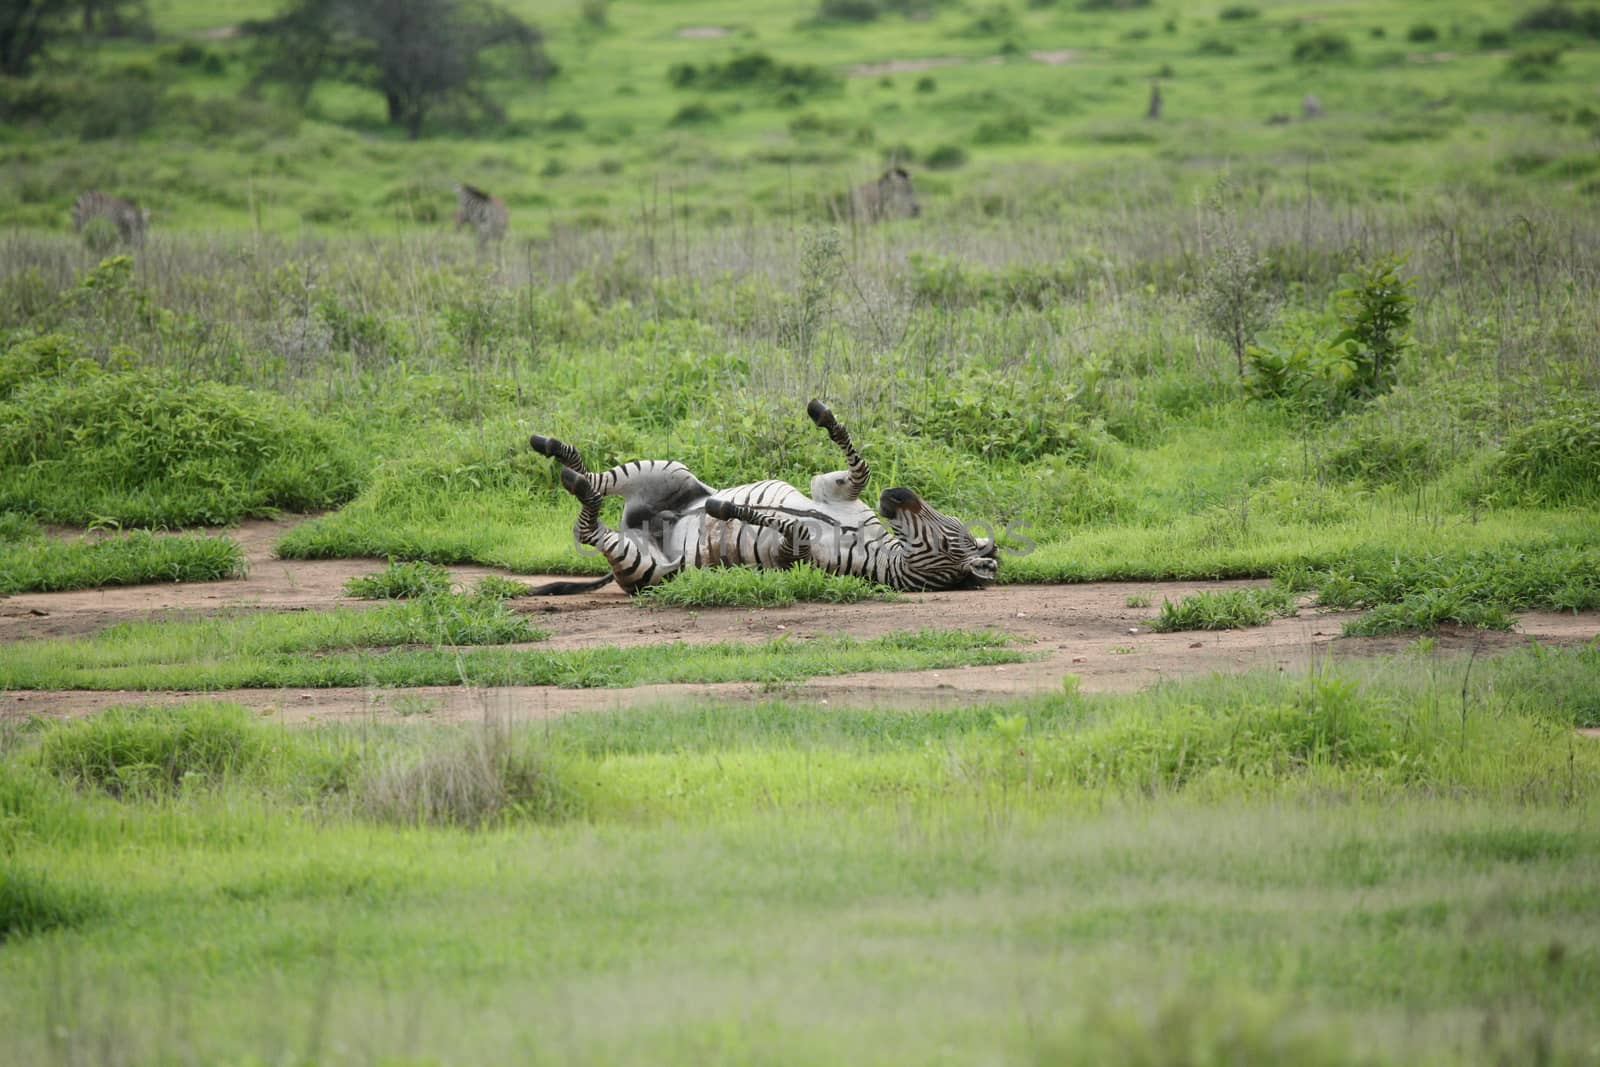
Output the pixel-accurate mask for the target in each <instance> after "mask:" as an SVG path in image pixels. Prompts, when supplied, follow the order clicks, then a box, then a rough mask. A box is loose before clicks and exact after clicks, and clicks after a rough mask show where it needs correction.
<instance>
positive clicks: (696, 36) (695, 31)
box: [678, 26, 728, 41]
mask: <svg viewBox="0 0 1600 1067" xmlns="http://www.w3.org/2000/svg"><path fill="white" fill-rule="evenodd" d="M678 36H679V37H682V38H683V39H684V40H686V41H715V40H717V39H718V38H720V37H726V36H728V28H727V27H726V26H685V27H683V29H681V30H679V31H678Z"/></svg>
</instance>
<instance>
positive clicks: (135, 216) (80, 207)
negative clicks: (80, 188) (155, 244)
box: [72, 191, 150, 247]
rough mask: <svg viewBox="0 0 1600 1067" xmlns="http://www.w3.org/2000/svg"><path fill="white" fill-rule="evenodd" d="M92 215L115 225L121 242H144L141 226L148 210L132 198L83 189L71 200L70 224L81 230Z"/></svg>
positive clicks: (148, 220) (146, 217)
mask: <svg viewBox="0 0 1600 1067" xmlns="http://www.w3.org/2000/svg"><path fill="white" fill-rule="evenodd" d="M96 219H105V220H106V221H107V222H109V223H110V224H111V225H113V226H115V227H116V228H117V233H118V235H120V236H121V238H122V240H123V242H124V243H125V244H130V245H133V246H135V247H137V246H139V245H142V244H144V231H145V227H146V226H147V225H149V222H150V213H149V212H148V211H146V210H145V209H144V208H142V207H140V206H139V205H138V204H136V203H134V202H133V201H132V200H124V199H122V198H121V197H119V196H112V195H111V194H110V193H101V192H93V191H91V192H87V193H84V194H83V195H82V196H80V197H78V199H77V200H75V201H73V204H72V228H73V229H74V230H75V231H77V232H78V233H82V232H83V230H84V227H86V226H88V225H90V224H91V223H93V222H94V221H95V220H96Z"/></svg>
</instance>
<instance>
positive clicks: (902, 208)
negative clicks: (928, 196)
mask: <svg viewBox="0 0 1600 1067" xmlns="http://www.w3.org/2000/svg"><path fill="white" fill-rule="evenodd" d="M878 204H879V210H880V211H881V212H882V213H883V215H884V217H886V218H899V217H909V218H913V219H914V218H916V217H917V216H918V215H920V214H922V206H921V205H920V204H918V203H917V193H916V190H915V189H913V188H912V187H911V174H910V172H908V171H907V170H906V168H904V167H902V166H900V165H898V164H896V165H895V166H893V167H890V168H889V169H888V170H886V171H884V172H883V177H881V178H879V179H878Z"/></svg>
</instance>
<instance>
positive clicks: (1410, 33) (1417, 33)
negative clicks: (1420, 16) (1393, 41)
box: [1406, 22, 1439, 44]
mask: <svg viewBox="0 0 1600 1067" xmlns="http://www.w3.org/2000/svg"><path fill="white" fill-rule="evenodd" d="M1438 39H1439V30H1438V27H1436V26H1434V25H1433V23H1431V22H1417V23H1413V24H1412V25H1411V28H1410V29H1408V30H1406V40H1408V41H1410V42H1411V43H1412V44H1426V43H1427V42H1429V41H1437V40H1438Z"/></svg>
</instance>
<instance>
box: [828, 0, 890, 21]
mask: <svg viewBox="0 0 1600 1067" xmlns="http://www.w3.org/2000/svg"><path fill="white" fill-rule="evenodd" d="M881 14H883V11H882V9H881V8H880V7H879V6H878V3H877V0H822V3H821V5H820V6H818V8H817V21H819V22H871V21H873V20H874V19H876V18H877V17H878V16H879V15H881Z"/></svg>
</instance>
